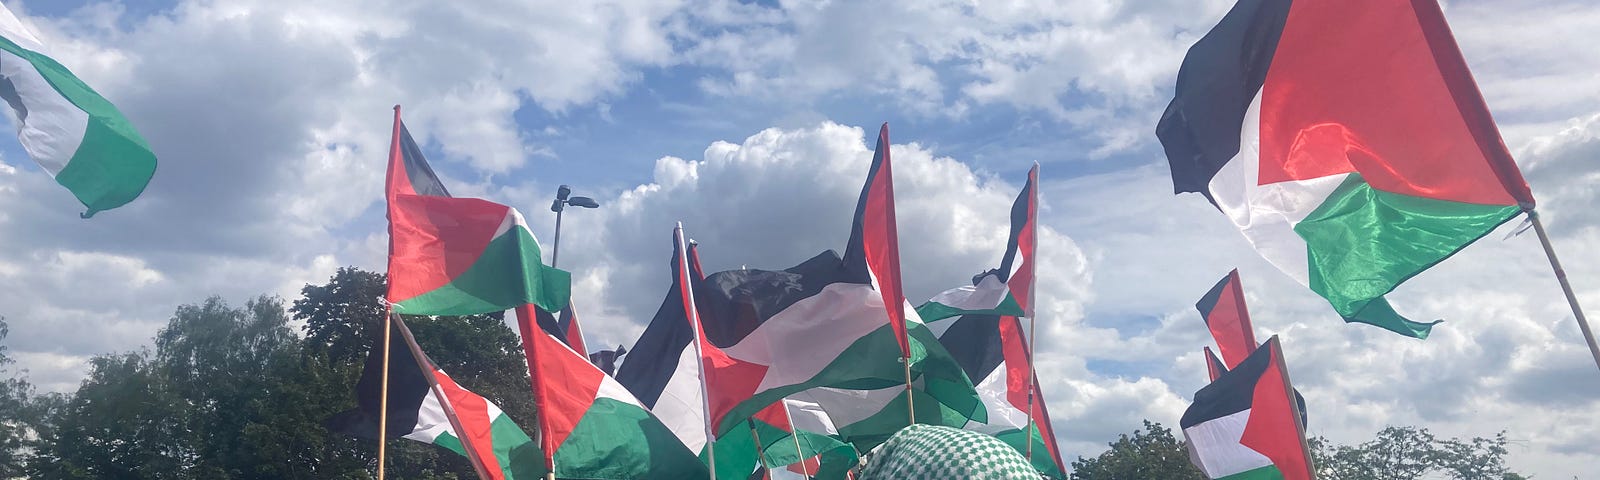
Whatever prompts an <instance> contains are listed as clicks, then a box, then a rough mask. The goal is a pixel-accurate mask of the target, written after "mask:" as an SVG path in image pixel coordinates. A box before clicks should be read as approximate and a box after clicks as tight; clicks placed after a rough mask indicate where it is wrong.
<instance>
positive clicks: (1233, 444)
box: [1179, 337, 1311, 480]
mask: <svg viewBox="0 0 1600 480" xmlns="http://www.w3.org/2000/svg"><path fill="white" fill-rule="evenodd" d="M1282 358H1283V350H1282V348H1281V347H1280V346H1279V345H1278V337H1272V339H1271V340H1268V341H1267V343H1266V344H1265V345H1262V348H1259V349H1256V351H1255V353H1252V354H1250V356H1249V357H1248V358H1246V359H1245V361H1244V362H1241V363H1240V364H1239V366H1238V368H1235V369H1233V370H1230V371H1228V372H1226V373H1223V374H1222V377H1221V378H1218V379H1217V380H1216V381H1214V382H1211V384H1210V385H1207V386H1206V387H1205V388H1202V389H1200V391H1199V392H1196V393H1195V394H1194V403H1193V404H1192V405H1190V406H1189V409H1188V410H1186V411H1184V412H1183V418H1182V419H1181V420H1180V421H1179V424H1180V425H1181V426H1182V427H1183V436H1184V438H1185V439H1186V440H1187V441H1188V446H1189V458H1190V461H1191V462H1193V463H1194V465H1195V466H1196V467H1199V468H1200V470H1201V471H1202V472H1205V474H1206V475H1207V476H1208V477H1209V478H1214V479H1227V480H1257V479H1260V480H1268V479H1289V480H1302V479H1304V480H1309V479H1310V478H1311V474H1310V467H1311V463H1310V460H1309V459H1307V458H1306V454H1305V448H1304V445H1303V444H1302V437H1303V435H1304V434H1303V433H1302V432H1301V430H1300V428H1301V427H1300V426H1298V425H1296V424H1295V422H1294V418H1295V415H1294V410H1293V407H1292V406H1291V405H1292V404H1291V403H1290V401H1289V395H1288V393H1287V392H1288V388H1286V382H1287V374H1286V373H1285V372H1284V371H1283V369H1282V365H1283V362H1282Z"/></svg>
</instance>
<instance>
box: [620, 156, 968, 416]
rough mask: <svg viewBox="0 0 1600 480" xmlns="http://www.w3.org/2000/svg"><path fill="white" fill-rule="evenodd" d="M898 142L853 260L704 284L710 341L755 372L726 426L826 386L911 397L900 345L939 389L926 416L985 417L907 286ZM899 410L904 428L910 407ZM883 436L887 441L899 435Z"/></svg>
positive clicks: (821, 259)
mask: <svg viewBox="0 0 1600 480" xmlns="http://www.w3.org/2000/svg"><path fill="white" fill-rule="evenodd" d="M888 149H889V138H888V126H887V125H885V126H884V128H883V129H882V130H880V131H879V134H878V147H877V151H876V152H877V153H876V154H875V155H874V161H873V163H872V170H871V171H869V172H868V175H867V182H866V185H865V186H864V187H863V189H862V194H861V203H860V204H859V205H858V206H857V209H856V218H855V219H854V222H853V224H854V228H853V229H852V233H851V236H850V245H849V246H848V247H847V249H846V254H845V256H844V257H843V258H840V257H839V256H838V254H836V253H834V252H833V251H831V250H830V251H825V252H823V253H821V254H819V255H817V256H816V257H813V258H812V259H810V260H807V261H806V262H804V263H802V264H800V265H797V266H795V267H792V268H789V269H787V270H781V271H769V270H756V269H748V270H733V271H726V272H719V273H716V274H712V275H710V276H708V277H707V278H706V281H705V288H702V289H697V290H696V298H697V302H699V301H700V300H703V302H700V305H701V307H700V308H699V312H700V314H701V316H702V320H703V321H704V323H705V330H704V331H705V335H706V339H707V341H708V342H709V344H711V345H713V346H715V347H716V348H717V349H719V350H720V351H721V352H722V353H724V354H726V355H727V357H728V358H729V359H730V360H731V361H734V362H739V364H740V365H741V367H740V368H746V369H747V372H748V373H746V374H741V375H748V376H747V377H741V378H745V379H746V380H742V381H747V382H749V384H748V385H746V386H743V387H740V388H741V392H742V394H741V395H739V397H742V398H744V400H742V401H740V402H739V403H738V404H737V405H733V406H732V407H730V408H728V409H727V410H726V412H727V413H725V414H723V415H724V416H723V418H721V419H720V420H719V421H720V422H721V424H720V427H719V429H718V430H719V432H727V431H728V430H729V429H732V428H738V426H739V425H740V423H739V422H742V421H743V419H745V418H749V417H750V416H751V415H754V414H755V413H757V412H759V411H761V410H762V409H764V408H766V407H767V406H768V405H772V404H773V403H776V402H778V401H779V400H781V399H783V398H784V397H786V396H789V395H791V394H795V393H798V392H801V391H803V390H806V389H810V388H816V387H835V388H842V389H848V390H874V389H888V388H891V387H899V388H900V389H901V390H900V393H898V395H901V397H899V402H900V403H902V404H903V403H904V402H905V397H904V396H903V395H905V381H906V379H905V372H904V370H903V368H904V364H902V363H901V355H889V354H887V353H888V352H895V353H902V354H909V356H910V365H911V376H912V378H913V384H914V386H916V388H915V389H914V391H913V393H912V394H913V395H918V396H919V397H920V396H921V395H928V396H929V397H928V398H926V399H923V398H918V400H919V401H917V402H916V408H917V409H918V411H917V418H918V420H919V421H934V420H923V419H924V418H936V419H940V420H937V421H944V419H948V418H950V417H951V416H952V415H953V416H956V417H959V418H961V419H962V420H961V422H962V423H964V422H965V420H966V419H968V418H978V419H980V420H981V419H982V418H983V413H982V406H981V405H980V404H979V402H978V400H977V397H976V394H975V393H974V392H973V390H972V383H971V381H970V380H968V379H967V378H966V376H965V375H964V374H963V373H962V371H961V369H960V367H959V366H958V365H956V364H955V362H954V360H952V359H951V358H950V357H949V354H948V353H946V352H945V351H944V348H943V347H942V346H940V345H939V343H938V339H937V338H935V337H934V336H933V334H932V333H931V332H929V331H928V330H927V328H926V327H925V326H923V325H922V322H921V321H920V319H918V318H917V317H916V315H915V311H914V310H913V309H911V308H910V306H909V305H908V304H907V302H906V301H905V298H904V297H903V295H902V294H900V293H899V281H898V276H899V274H898V263H899V262H898V255H897V254H896V253H895V251H896V249H897V248H898V247H897V246H896V238H895V234H894V231H895V229H894V227H893V225H892V222H893V221H894V216H893V213H892V212H893V200H892V196H893V195H892V187H891V186H890V185H891V182H890V181H889V178H888V177H889V171H888V168H887V167H888ZM902 331H903V332H905V333H904V334H902V333H901V332H902ZM902 335H904V336H902ZM635 352H637V350H635ZM624 367H625V368H626V367H627V364H626V363H624ZM918 382H920V383H918ZM718 383H721V381H720V380H719V381H718ZM718 388H719V389H720V388H723V387H718ZM730 388H731V387H730ZM823 406H824V408H831V407H830V406H829V405H826V404H824V405H823ZM850 407H851V408H854V407H855V406H850ZM897 408H900V409H899V410H897V412H898V415H899V418H898V419H897V420H896V426H895V427H894V428H896V429H898V428H900V427H904V426H905V422H906V420H908V419H909V414H910V412H908V411H906V409H905V408H904V407H897ZM714 410H719V409H716V408H714ZM829 412H830V414H832V413H834V412H833V410H831V409H830V410H829ZM947 413H949V414H952V415H946V414H947ZM863 416H865V415H863ZM842 428H843V427H842V426H841V429H842ZM882 433H883V435H882V437H881V438H878V439H877V441H881V440H882V439H884V438H887V434H889V433H893V431H892V430H890V431H888V432H882ZM865 441H868V442H872V441H871V440H865ZM872 444H876V443H872ZM857 445H858V446H860V445H861V444H860V443H858V444H857Z"/></svg>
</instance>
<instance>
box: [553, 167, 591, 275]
mask: <svg viewBox="0 0 1600 480" xmlns="http://www.w3.org/2000/svg"><path fill="white" fill-rule="evenodd" d="M570 195H572V189H571V188H568V187H567V186H566V185H562V186H561V188H557V189H556V200H555V202H552V203H551V204H550V211H552V212H556V241H555V245H554V246H553V247H551V251H550V266H551V267H555V266H556V260H557V259H559V258H561V212H564V211H566V210H567V205H572V206H574V207H583V208H595V207H599V206H600V203H598V202H595V201H594V199H593V198H589V197H569V196H570Z"/></svg>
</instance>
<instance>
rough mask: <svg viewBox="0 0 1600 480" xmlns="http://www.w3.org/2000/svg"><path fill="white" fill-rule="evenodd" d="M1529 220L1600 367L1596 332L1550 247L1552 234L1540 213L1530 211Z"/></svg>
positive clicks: (1596, 365)
mask: <svg viewBox="0 0 1600 480" xmlns="http://www.w3.org/2000/svg"><path fill="white" fill-rule="evenodd" d="M1528 219H1529V220H1532V221H1533V231H1534V233H1536V234H1538V235H1539V244H1540V245H1543V246H1544V255H1545V257H1548V258H1549V259H1550V268H1552V269H1554V270H1555V273H1556V281H1557V282H1560V283H1561V292H1562V293H1565V294H1566V295H1567V305H1569V306H1571V307H1572V315H1573V316H1575V317H1576V318H1577V320H1578V329H1579V330H1582V331H1583V340H1584V341H1585V342H1588V343H1589V355H1590V356H1593V357H1594V364H1595V367H1600V346H1597V345H1596V344H1595V340H1594V330H1591V329H1590V328H1589V320H1588V319H1587V318H1584V316H1583V307H1579V306H1578V296H1577V295H1576V294H1574V293H1572V284H1570V283H1568V282H1567V271H1566V270H1562V269H1561V261H1560V260H1557V259H1556V250H1555V248H1553V247H1551V246H1550V234H1548V233H1545V231H1544V222H1541V221H1539V212H1536V211H1534V210H1533V209H1528Z"/></svg>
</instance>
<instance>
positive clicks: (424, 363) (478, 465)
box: [394, 316, 490, 480]
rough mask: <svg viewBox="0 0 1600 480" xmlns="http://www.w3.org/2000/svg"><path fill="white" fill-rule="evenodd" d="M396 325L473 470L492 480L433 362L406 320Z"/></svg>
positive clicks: (480, 476)
mask: <svg viewBox="0 0 1600 480" xmlns="http://www.w3.org/2000/svg"><path fill="white" fill-rule="evenodd" d="M394 321H395V326H398V327H400V337H401V338H402V339H404V340H405V341H406V347H408V348H410V349H411V358H412V359H414V360H416V362H417V369H418V370H421V371H422V377H423V378H426V379H428V388H429V389H431V390H432V391H433V396H434V398H437V399H439V407H441V408H443V409H444V417H445V418H446V419H448V420H449V421H450V429H451V430H453V431H455V433H456V438H457V439H459V440H461V449H462V450H465V451H466V452H467V460H469V461H470V463H472V470H473V471H475V472H477V474H478V478H479V480H490V479H489V471H488V467H486V466H485V465H484V463H483V458H482V457H479V456H478V449H477V448H474V446H473V444H472V436H471V435H468V434H467V431H466V429H465V428H463V427H462V426H461V417H459V416H457V415H456V407H455V405H452V404H451V403H450V397H448V396H446V395H445V393H444V390H443V389H441V388H440V387H439V379H438V378H435V377H434V376H433V370H434V366H433V362H432V361H431V360H428V358H427V354H424V353H422V347H420V346H418V345H417V339H416V338H414V337H412V336H411V329H410V328H408V327H406V322H405V320H403V319H401V318H400V317H398V316H396V317H395V319H394Z"/></svg>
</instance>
